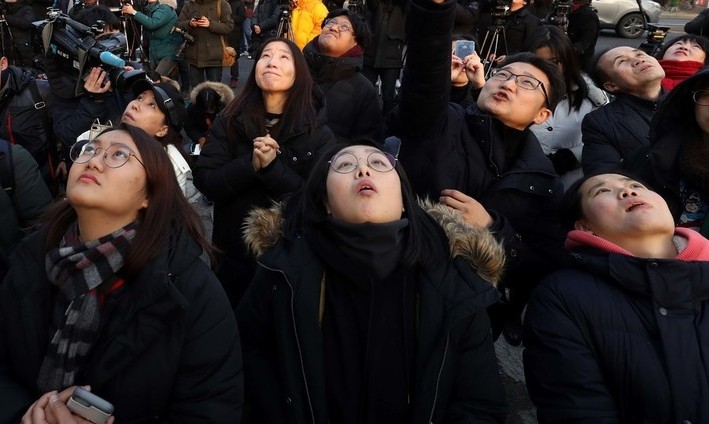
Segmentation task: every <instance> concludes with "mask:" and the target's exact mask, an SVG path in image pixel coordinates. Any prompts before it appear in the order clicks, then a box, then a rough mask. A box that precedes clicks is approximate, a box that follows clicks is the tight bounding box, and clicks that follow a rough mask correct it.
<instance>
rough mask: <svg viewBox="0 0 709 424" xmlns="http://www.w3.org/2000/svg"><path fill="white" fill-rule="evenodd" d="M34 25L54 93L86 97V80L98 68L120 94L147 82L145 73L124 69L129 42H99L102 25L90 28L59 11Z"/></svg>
mask: <svg viewBox="0 0 709 424" xmlns="http://www.w3.org/2000/svg"><path fill="white" fill-rule="evenodd" d="M97 24H98V23H97ZM33 25H34V26H35V31H37V32H39V33H41V39H42V46H41V49H42V51H41V52H39V53H41V54H42V55H43V56H44V68H45V69H44V70H45V72H46V73H47V77H48V79H49V80H50V84H51V85H52V88H53V90H54V91H55V92H57V94H59V95H61V96H62V97H66V98H71V97H76V96H79V95H80V94H82V93H83V92H84V80H85V79H86V77H87V76H88V74H89V73H90V72H91V69H92V68H94V67H100V68H102V69H104V70H105V71H106V72H107V73H108V74H109V79H110V81H111V86H112V87H114V88H115V89H118V90H120V91H127V90H129V89H130V87H131V86H132V85H133V83H134V82H135V81H137V80H141V79H145V72H143V71H142V70H131V71H126V70H124V69H123V67H124V66H125V60H124V59H123V58H121V55H122V54H123V53H124V52H125V47H126V46H125V39H121V38H120V37H116V36H111V37H106V38H104V39H100V40H97V39H96V35H97V34H100V33H101V31H102V28H101V25H100V24H99V25H96V26H95V27H88V26H86V25H84V24H82V23H81V22H77V21H75V20H73V19H71V18H69V17H68V16H67V15H66V14H64V13H62V12H61V11H59V10H56V9H50V10H49V12H48V13H47V19H46V20H44V21H37V22H34V23H33ZM121 36H122V35H121Z"/></svg>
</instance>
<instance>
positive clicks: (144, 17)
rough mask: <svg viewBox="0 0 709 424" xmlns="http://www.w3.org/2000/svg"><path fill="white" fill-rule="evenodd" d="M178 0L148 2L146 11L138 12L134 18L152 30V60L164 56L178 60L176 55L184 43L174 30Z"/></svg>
mask: <svg viewBox="0 0 709 424" xmlns="http://www.w3.org/2000/svg"><path fill="white" fill-rule="evenodd" d="M176 8H177V2H176V1H175V0H158V1H157V2H155V3H148V4H147V6H145V12H144V13H141V12H137V13H136V14H135V15H134V16H133V18H134V19H135V21H136V22H138V23H139V24H141V25H143V26H144V27H145V28H146V29H147V30H148V31H150V60H151V61H153V62H159V61H160V60H161V59H163V58H169V59H172V60H178V57H177V56H176V55H175V54H176V53H177V49H179V48H180V45H181V44H182V37H180V36H179V35H178V34H177V33H174V32H172V28H174V26H175V24H176V23H177V13H175V9H176Z"/></svg>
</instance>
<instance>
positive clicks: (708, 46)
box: [656, 34, 709, 65]
mask: <svg viewBox="0 0 709 424" xmlns="http://www.w3.org/2000/svg"><path fill="white" fill-rule="evenodd" d="M681 41H694V42H695V43H697V44H699V47H700V48H701V49H702V50H703V51H704V53H705V54H704V65H707V64H709V38H706V37H703V36H701V35H694V34H684V35H680V36H679V37H675V38H673V39H672V40H670V41H667V42H665V44H664V46H663V47H662V49H661V50H660V51H659V52H658V53H657V56H656V57H657V58H658V59H662V57H663V56H664V55H665V53H666V52H667V49H669V48H670V47H672V46H673V45H675V44H677V43H679V42H681Z"/></svg>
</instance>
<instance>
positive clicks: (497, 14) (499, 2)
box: [490, 0, 512, 25]
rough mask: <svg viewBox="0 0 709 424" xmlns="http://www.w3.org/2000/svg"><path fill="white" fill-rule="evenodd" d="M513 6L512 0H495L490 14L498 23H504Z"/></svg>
mask: <svg viewBox="0 0 709 424" xmlns="http://www.w3.org/2000/svg"><path fill="white" fill-rule="evenodd" d="M511 6H512V0H495V2H494V5H493V7H492V10H491V11H490V16H492V19H493V21H495V24H496V25H501V24H504V20H505V18H507V17H508V16H510V13H511V11H510V7H511ZM500 22H502V23H500Z"/></svg>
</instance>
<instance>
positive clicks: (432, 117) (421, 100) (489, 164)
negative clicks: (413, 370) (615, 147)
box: [391, 0, 565, 345]
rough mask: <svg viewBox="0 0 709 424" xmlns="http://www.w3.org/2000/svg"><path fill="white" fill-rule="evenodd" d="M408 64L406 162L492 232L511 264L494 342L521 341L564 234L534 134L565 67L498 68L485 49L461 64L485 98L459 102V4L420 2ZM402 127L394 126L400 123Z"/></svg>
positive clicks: (554, 99) (495, 313)
mask: <svg viewBox="0 0 709 424" xmlns="http://www.w3.org/2000/svg"><path fill="white" fill-rule="evenodd" d="M406 13H407V19H408V21H407V25H406V30H407V40H408V51H407V61H406V65H405V67H404V74H403V81H402V86H401V103H400V105H399V110H398V115H397V116H396V119H397V121H398V126H397V128H399V130H398V131H399V132H398V135H400V137H401V139H402V144H401V155H400V159H401V161H402V163H403V164H404V165H405V166H406V171H407V174H408V175H409V176H410V178H411V183H412V187H413V189H414V192H415V193H417V194H418V195H420V196H428V197H429V198H432V199H437V200H439V201H441V202H442V203H444V204H445V205H447V206H449V207H451V208H452V209H455V210H457V211H459V212H460V213H462V214H463V216H464V218H465V219H466V222H468V223H469V224H471V225H474V226H476V227H480V228H488V229H490V230H491V231H492V232H493V234H495V236H496V237H497V239H498V240H499V241H502V243H503V246H505V249H506V253H507V257H508V259H509V262H508V265H507V269H506V272H505V276H504V277H503V279H502V281H501V282H500V285H499V287H500V288H501V290H503V292H504V293H505V294H506V298H505V303H504V304H500V305H496V306H494V307H492V308H491V309H490V314H491V317H492V318H493V320H492V324H493V331H494V335H495V338H497V336H499V334H500V333H501V332H502V331H503V330H504V335H505V336H506V340H507V341H508V342H510V343H511V344H514V345H519V344H520V343H521V323H520V313H521V311H522V309H523V307H524V303H525V301H526V297H527V296H528V293H529V290H531V288H532V287H533V286H534V284H535V283H536V282H537V281H538V280H539V279H540V278H541V277H542V276H543V275H545V274H546V273H548V272H550V271H551V270H553V269H554V268H555V266H556V259H555V258H556V257H557V256H558V255H557V252H558V251H560V250H561V244H562V240H563V235H562V234H561V231H560V229H559V226H558V222H557V220H556V207H557V203H558V200H559V199H560V198H561V196H562V193H563V188H562V185H561V181H560V179H559V177H558V175H557V174H556V172H555V171H554V167H553V165H552V163H551V161H550V160H549V159H548V158H547V157H546V155H544V152H543V151H542V148H541V147H540V145H539V141H538V140H537V138H536V137H535V136H534V134H533V133H532V132H531V130H530V129H529V127H530V126H531V125H532V124H541V123H542V122H544V121H546V120H547V118H549V116H551V115H552V111H553V110H554V109H555V108H556V105H557V104H558V103H559V102H560V101H561V99H562V97H563V95H564V93H565V88H564V87H565V84H564V79H563V77H562V75H561V71H560V70H559V68H558V66H556V64H554V63H552V62H549V61H546V60H544V59H542V58H540V57H538V56H536V55H534V54H532V53H518V54H514V55H510V56H507V57H506V58H505V60H504V61H503V62H501V63H500V64H496V69H493V70H490V73H489V78H488V79H487V80H486V79H485V69H484V66H483V63H481V60H480V57H479V56H478V55H477V53H475V52H473V53H472V54H469V55H467V56H466V57H463V58H458V59H459V60H461V61H462V63H463V68H464V72H465V73H466V74H467V77H468V80H469V81H470V82H471V83H472V86H473V88H475V89H479V95H478V97H477V101H476V103H474V104H471V105H470V106H468V107H467V108H463V107H462V106H461V105H459V104H456V103H455V102H451V94H450V93H451V60H452V59H451V57H452V56H451V45H452V44H451V43H452V34H451V31H450V28H451V26H452V23H453V21H454V19H455V2H454V1H450V0H413V1H412V2H410V3H409V8H408V9H407V12H406ZM391 127H392V128H393V126H391Z"/></svg>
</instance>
